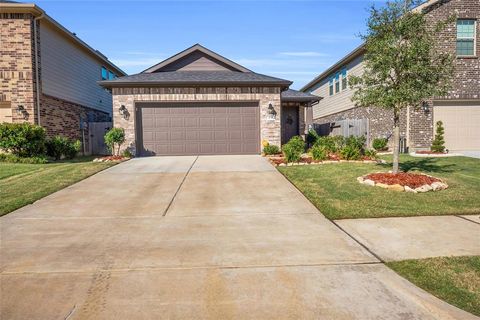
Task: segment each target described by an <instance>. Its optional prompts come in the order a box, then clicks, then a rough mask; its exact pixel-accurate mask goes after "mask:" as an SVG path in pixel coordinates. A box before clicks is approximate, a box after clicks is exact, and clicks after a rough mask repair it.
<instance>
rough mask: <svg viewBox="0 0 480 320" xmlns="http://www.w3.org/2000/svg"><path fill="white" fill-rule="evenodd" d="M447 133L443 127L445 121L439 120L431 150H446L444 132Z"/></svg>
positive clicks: (442, 151) (441, 151)
mask: <svg viewBox="0 0 480 320" xmlns="http://www.w3.org/2000/svg"><path fill="white" fill-rule="evenodd" d="M444 133H445V131H444V129H443V122H442V121H437V132H436V134H435V139H433V141H432V147H431V148H430V150H432V151H433V152H440V153H444V152H445V139H444V138H443V134H444Z"/></svg>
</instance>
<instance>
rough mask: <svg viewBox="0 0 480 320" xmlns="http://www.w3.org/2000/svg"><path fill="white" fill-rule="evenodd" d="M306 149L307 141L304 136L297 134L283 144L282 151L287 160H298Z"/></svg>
mask: <svg viewBox="0 0 480 320" xmlns="http://www.w3.org/2000/svg"><path fill="white" fill-rule="evenodd" d="M304 151H305V142H304V141H303V139H302V137H300V136H295V137H293V138H291V139H290V141H288V142H287V143H285V144H284V145H283V146H282V152H283V155H284V156H285V160H286V161H287V162H298V161H300V158H301V156H302V153H303V152H304Z"/></svg>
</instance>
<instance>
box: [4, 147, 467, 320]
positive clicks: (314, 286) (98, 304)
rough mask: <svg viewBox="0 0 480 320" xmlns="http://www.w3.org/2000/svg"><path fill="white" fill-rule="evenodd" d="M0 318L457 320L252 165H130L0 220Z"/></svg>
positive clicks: (251, 159)
mask: <svg viewBox="0 0 480 320" xmlns="http://www.w3.org/2000/svg"><path fill="white" fill-rule="evenodd" d="M0 219H1V220H0V222H1V248H0V249H1V252H0V256H1V264H0V272H1V275H0V276H1V305H0V308H1V309H0V311H1V314H0V318H2V319H67V318H68V319H159V318H168V319H170V318H171V319H193V318H194V319H299V318H302V319H319V318H321V319H373V318H377V319H380V318H381V319H460V318H461V319H469V318H472V319H473V318H474V317H473V316H471V315H469V314H467V313H464V312H463V311H461V310H459V309H457V308H454V307H452V306H450V305H448V304H446V303H444V302H441V301H440V300H438V299H436V298H435V297H433V296H431V295H429V294H427V293H425V292H424V291H422V290H420V289H418V288H417V287H415V286H413V285H411V284H410V283H409V282H407V281H406V280H404V279H402V278H401V277H399V276H397V275H396V274H395V273H394V272H392V271H390V270H389V269H388V268H386V267H385V266H384V265H383V264H381V263H379V261H378V260H377V259H376V258H375V257H374V256H373V255H372V254H370V253H369V252H368V251H367V250H366V249H364V248H363V247H362V246H361V245H359V244H358V243H357V242H356V241H355V240H353V239H352V238H350V237H349V236H348V235H347V234H345V233H344V232H343V231H341V230H340V229H338V228H337V227H336V226H335V225H334V224H333V223H331V222H330V221H328V220H327V219H325V218H324V217H323V216H322V215H321V214H320V213H319V212H318V210H317V209H316V208H315V207H314V206H313V205H312V204H310V202H308V201H307V200H306V199H305V198H304V196H303V195H302V194H301V193H300V192H298V191H297V190H296V189H295V188H294V187H293V186H292V185H291V184H290V183H289V182H288V181H287V180H286V179H285V178H284V177H283V176H282V175H281V174H279V173H278V172H277V171H276V170H275V169H274V168H273V167H272V166H270V164H268V162H267V161H265V159H263V158H261V157H259V156H204V157H161V158H139V159H133V160H131V161H128V162H126V163H123V164H120V165H118V166H115V167H113V168H110V169H108V170H106V171H103V172H101V173H99V174H96V175H95V176H93V177H90V178H88V179H86V180H84V181H82V182H80V183H77V184H75V185H72V186H70V187H68V188H66V189H64V190H62V191H60V192H57V193H55V194H52V195H50V196H48V197H46V198H44V199H42V200H40V201H38V202H36V203H34V204H33V205H30V206H27V207H24V208H22V209H20V210H17V211H16V212H13V213H11V214H9V215H7V216H4V217H2V218H0Z"/></svg>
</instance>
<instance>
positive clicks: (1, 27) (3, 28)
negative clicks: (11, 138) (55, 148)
mask: <svg viewBox="0 0 480 320" xmlns="http://www.w3.org/2000/svg"><path fill="white" fill-rule="evenodd" d="M32 30H33V16H32V15H31V14H15V13H1V14H0V45H1V46H0V56H1V59H0V101H9V102H11V107H12V122H24V121H28V122H30V123H35V122H36V121H35V90H36V89H35V73H34V71H35V70H34V61H33V55H34V46H33V32H32ZM19 105H22V106H23V107H24V108H25V110H27V112H28V115H29V117H28V119H26V120H25V119H24V118H23V117H22V116H19V115H17V114H16V112H15V109H16V108H17V106H19Z"/></svg>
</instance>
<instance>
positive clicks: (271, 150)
mask: <svg viewBox="0 0 480 320" xmlns="http://www.w3.org/2000/svg"><path fill="white" fill-rule="evenodd" d="M263 153H265V154H266V155H270V154H278V153H280V148H279V147H278V146H276V145H274V144H269V145H266V146H265V147H263Z"/></svg>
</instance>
